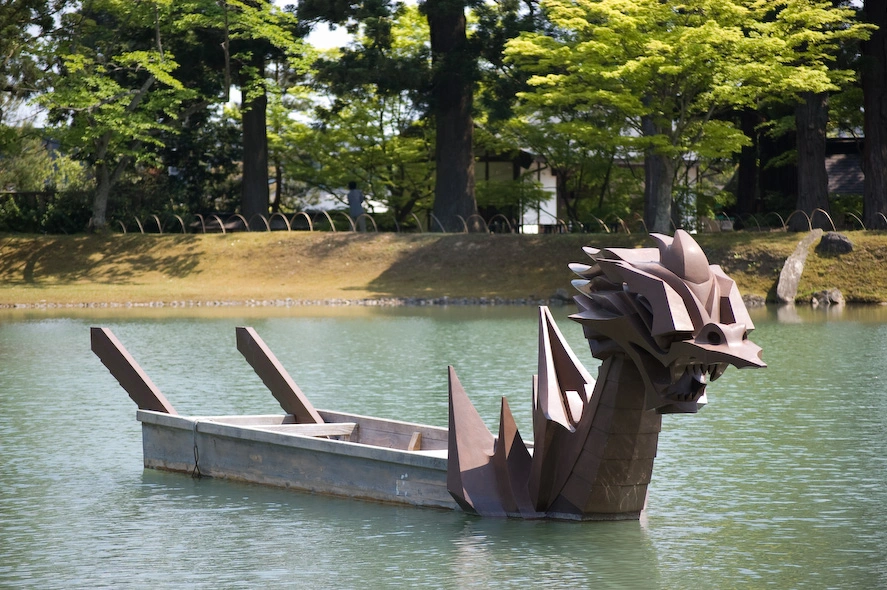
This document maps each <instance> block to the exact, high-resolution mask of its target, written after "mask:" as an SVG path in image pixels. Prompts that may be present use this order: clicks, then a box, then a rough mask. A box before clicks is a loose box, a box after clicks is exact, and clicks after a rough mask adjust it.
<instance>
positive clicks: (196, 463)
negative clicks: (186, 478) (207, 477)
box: [191, 420, 203, 479]
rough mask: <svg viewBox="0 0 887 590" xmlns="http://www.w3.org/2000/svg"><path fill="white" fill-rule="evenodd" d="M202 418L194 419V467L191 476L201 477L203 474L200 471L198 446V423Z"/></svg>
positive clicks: (192, 430)
mask: <svg viewBox="0 0 887 590" xmlns="http://www.w3.org/2000/svg"><path fill="white" fill-rule="evenodd" d="M199 422H200V420H195V421H194V428H192V429H191V432H192V434H193V435H194V469H193V470H192V471H191V477H194V478H197V479H200V478H201V477H203V474H202V473H200V449H198V448H197V424H198V423H199Z"/></svg>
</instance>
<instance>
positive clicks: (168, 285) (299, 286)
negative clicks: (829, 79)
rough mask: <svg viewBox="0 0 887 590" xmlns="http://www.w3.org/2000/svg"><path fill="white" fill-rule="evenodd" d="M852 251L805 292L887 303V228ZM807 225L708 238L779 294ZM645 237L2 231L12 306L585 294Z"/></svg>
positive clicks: (821, 269)
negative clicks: (601, 267) (602, 255)
mask: <svg viewBox="0 0 887 590" xmlns="http://www.w3.org/2000/svg"><path fill="white" fill-rule="evenodd" d="M847 235H848V236H849V237H850V239H851V240H852V241H853V243H854V245H855V249H854V251H853V252H852V253H850V254H846V255H843V256H840V257H834V256H832V257H829V256H819V255H818V254H816V253H815V252H814V251H813V250H812V249H811V253H810V256H809V258H808V261H807V268H806V270H805V272H804V276H803V280H802V281H801V286H800V289H799V297H800V298H802V299H803V298H808V297H809V295H810V294H811V293H813V292H816V291H820V290H823V289H830V288H839V289H841V291H842V292H843V293H844V296H845V297H846V298H847V299H848V300H851V301H861V302H880V301H887V271H885V270H884V269H885V262H887V234H883V233H874V232H849V233H848V234H847ZM802 237H803V235H802V234H787V233H763V232H724V233H720V234H705V235H700V236H697V238H698V241H699V243H700V245H701V246H702V247H703V249H704V250H705V251H706V253H707V255H708V257H709V261H710V262H711V263H714V264H720V265H721V266H722V267H723V268H724V270H725V271H726V272H727V274H729V275H730V276H731V277H733V278H734V279H735V280H736V281H737V283H738V284H739V286H740V290H741V291H742V292H743V293H750V294H757V295H762V296H767V295H768V294H771V295H772V293H773V292H774V290H775V284H776V281H777V280H778V277H779V271H780V270H781V269H782V265H783V263H784V261H785V258H786V257H787V256H788V255H789V254H791V252H792V251H793V250H794V248H795V246H796V245H797V243H798V242H799V241H800V240H801V238H802ZM652 245H653V244H652V242H651V241H649V240H648V239H647V238H646V237H645V236H643V235H639V234H633V235H630V236H626V235H622V234H620V235H615V234H568V235H539V236H533V235H477V234H470V235H466V234H461V235H460V234H448V235H434V234H421V235H420V234H375V233H367V234H354V233H350V232H349V233H343V232H339V233H331V232H312V233H309V232H292V233H285V232H273V233H258V232H257V233H235V234H225V235H221V234H214V235H132V234H130V235H79V236H28V235H14V234H5V235H2V236H0V305H12V304H24V305H33V304H37V303H41V302H44V303H47V304H80V303H99V304H100V303H124V304H125V303H146V302H174V301H181V302H244V301H250V300H252V301H280V300H286V299H292V300H295V301H304V300H312V301H313V300H328V299H347V300H357V299H365V298H385V297H424V298H434V297H443V296H448V297H450V298H460V297H469V298H477V297H489V298H494V297H499V298H503V299H520V298H530V297H532V298H548V297H550V296H552V295H553V294H554V293H555V292H556V291H557V290H558V289H562V290H565V291H566V292H567V293H569V292H570V291H571V287H570V280H571V279H572V278H573V276H572V275H571V273H570V272H569V270H568V269H567V264H568V263H570V262H586V261H588V258H587V257H586V255H585V254H584V253H583V252H582V246H594V247H607V246H615V247H637V246H648V247H649V246H652Z"/></svg>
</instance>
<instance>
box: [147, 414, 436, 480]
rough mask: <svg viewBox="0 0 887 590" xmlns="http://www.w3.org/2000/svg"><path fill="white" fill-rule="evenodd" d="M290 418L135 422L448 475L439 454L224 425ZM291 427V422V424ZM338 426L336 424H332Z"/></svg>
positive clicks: (163, 417) (157, 417)
mask: <svg viewBox="0 0 887 590" xmlns="http://www.w3.org/2000/svg"><path fill="white" fill-rule="evenodd" d="M319 411H320V412H322V413H323V414H327V415H330V416H335V417H337V418H356V420H342V421H343V422H351V421H354V422H358V423H359V420H357V419H359V418H367V419H369V420H375V421H381V422H388V423H396V424H402V425H403V424H407V425H410V426H415V427H417V428H421V429H432V430H435V431H441V432H444V433H445V432H446V429H445V428H440V427H436V426H428V425H423V424H412V423H408V422H401V421H398V420H387V419H383V418H374V417H368V416H357V415H353V414H344V413H340V412H329V411H326V410H319ZM289 416H290V415H288V414H256V415H232V416H181V415H172V414H167V413H164V412H155V411H153V410H138V411H137V413H136V418H137V420H138V421H139V422H142V423H143V424H151V425H154V426H157V427H164V428H171V429H176V430H190V431H193V432H195V433H199V434H205V435H210V436H222V437H226V438H232V439H239V440H248V441H252V442H258V443H264V444H271V445H277V446H283V447H293V448H299V449H304V450H307V451H314V452H318V453H332V454H337V455H346V456H349V457H355V458H359V459H366V460H369V461H380V462H386V463H394V464H398V465H407V466H410V467H420V468H425V469H432V470H439V471H443V472H446V470H447V458H446V457H442V456H440V454H432V453H439V452H440V451H439V450H437V451H435V450H424V451H423V450H417V451H408V450H406V449H395V448H391V447H382V446H376V445H371V444H366V443H361V442H352V441H347V440H336V439H331V438H323V437H317V436H311V435H307V434H300V433H296V432H280V431H270V430H265V429H263V428H262V426H268V425H273V424H274V423H271V422H268V423H265V424H254V425H248V424H231V423H228V422H225V421H224V420H225V419H231V418H237V419H238V420H243V419H248V418H255V419H265V420H268V419H272V418H273V419H279V420H281V422H276V424H281V423H283V422H282V421H283V420H285V419H287V417H289ZM290 423H291V424H292V422H290ZM333 423H335V422H333Z"/></svg>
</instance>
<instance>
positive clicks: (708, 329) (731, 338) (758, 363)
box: [693, 323, 767, 368]
mask: <svg viewBox="0 0 887 590" xmlns="http://www.w3.org/2000/svg"><path fill="white" fill-rule="evenodd" d="M693 344H695V345H696V346H698V347H699V348H701V349H703V350H704V351H706V352H707V353H708V354H707V355H706V356H709V357H710V358H711V359H712V360H714V359H715V358H717V361H716V362H721V363H727V364H731V365H733V366H735V367H738V368H745V367H766V366H767V364H766V363H765V362H764V361H763V360H762V359H761V347H760V346H758V345H757V344H755V343H754V342H752V341H750V340H749V339H748V330H747V329H746V327H745V324H741V323H737V324H718V323H709V324H706V325H704V326H703V327H702V329H700V330H699V333H698V334H697V335H696V337H695V338H694V339H693Z"/></svg>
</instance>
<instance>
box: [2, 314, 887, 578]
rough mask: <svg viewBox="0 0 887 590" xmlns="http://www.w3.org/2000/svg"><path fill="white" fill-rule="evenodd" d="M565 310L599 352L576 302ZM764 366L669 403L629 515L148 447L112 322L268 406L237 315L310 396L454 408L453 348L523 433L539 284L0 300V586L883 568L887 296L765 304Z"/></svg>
mask: <svg viewBox="0 0 887 590" xmlns="http://www.w3.org/2000/svg"><path fill="white" fill-rule="evenodd" d="M554 311H555V318H556V320H557V321H558V324H559V325H560V327H561V330H562V331H563V332H564V333H565V335H566V336H567V339H568V340H569V341H570V344H571V345H572V346H573V347H574V349H575V351H576V352H577V354H578V355H579V357H580V358H581V359H582V360H583V361H585V362H586V366H587V367H588V368H589V370H591V372H592V374H596V371H597V366H598V363H597V361H595V360H594V359H593V358H592V357H591V355H590V354H589V353H588V349H587V345H586V344H585V342H584V340H583V339H582V335H581V329H580V328H579V326H578V325H575V324H574V323H573V322H571V321H569V320H568V319H566V315H567V310H566V309H561V310H554ZM753 318H754V321H755V323H756V325H757V330H756V331H755V332H753V333H752V340H754V341H755V342H756V343H757V344H759V345H761V346H762V347H763V348H764V359H765V360H766V361H767V363H768V364H769V367H768V368H767V369H764V370H758V371H752V370H745V371H739V370H736V369H729V370H728V371H727V373H726V374H725V375H724V376H723V377H722V378H721V379H720V380H718V381H716V382H715V383H713V384H712V385H710V387H709V405H708V406H707V407H706V408H705V409H704V410H703V411H702V412H700V413H699V414H698V415H680V416H665V417H664V419H663V429H662V435H661V437H660V443H659V456H658V458H657V461H656V466H655V469H654V471H653V481H652V483H651V485H650V495H649V501H648V508H647V511H646V513H645V516H644V518H643V519H642V520H641V521H640V522H637V521H631V522H615V523H594V522H592V523H565V522H530V521H516V520H496V519H480V518H477V517H472V516H469V515H466V514H464V513H460V512H449V511H437V510H429V509H419V508H407V507H393V506H387V505H379V504H373V503H367V502H360V501H346V500H338V499H330V498H323V497H317V496H312V495H308V494H301V493H297V492H292V491H285V490H276V489H270V488H264V487H261V486H254V485H245V484H238V483H232V482H225V481H215V480H211V479H192V478H190V477H188V476H186V475H178V474H167V473H162V472H157V471H152V470H144V469H143V468H142V450H141V433H140V425H139V424H138V423H137V422H136V420H135V410H136V407H135V404H134V403H132V402H131V401H130V400H129V398H128V397H127V396H126V393H125V392H124V391H123V390H122V389H121V388H120V387H119V386H118V385H117V383H116V381H115V380H114V378H113V377H112V376H111V375H110V374H109V373H108V371H107V370H106V369H105V368H104V366H102V365H101V363H100V362H99V360H98V359H97V358H96V357H95V356H94V355H93V354H92V353H91V352H90V350H89V327H90V326H93V325H102V326H106V327H109V328H111V329H112V330H113V331H114V333H115V334H116V335H117V337H118V338H119V339H120V340H121V341H122V342H123V343H124V345H126V347H127V348H128V349H129V351H130V352H131V353H132V354H133V356H134V357H135V358H136V360H138V362H139V363H140V364H141V366H142V367H143V368H144V369H145V371H146V372H147V373H148V375H149V376H151V378H152V379H153V381H154V382H155V383H156V384H157V385H158V387H159V388H160V389H161V390H162V391H163V392H164V393H165V395H166V396H167V398H169V400H170V402H171V403H172V404H173V405H174V406H175V407H176V409H177V410H178V411H179V412H180V413H182V414H186V415H187V414H228V413H280V408H279V406H277V404H276V402H275V401H274V399H273V397H272V396H271V395H270V393H269V392H268V391H267V390H266V389H265V388H264V386H263V385H262V383H261V381H260V380H259V379H258V377H256V375H255V374H254V373H253V372H252V369H250V367H249V366H248V365H247V364H246V362H245V361H244V360H243V359H242V357H241V356H240V354H239V353H238V352H237V350H236V348H235V340H234V327H235V326H238V325H251V326H253V327H254V328H256V330H257V331H258V333H259V334H260V335H261V336H262V337H263V339H264V340H265V341H266V343H267V344H268V345H269V347H270V348H271V349H272V350H273V351H274V352H275V354H276V355H277V356H278V358H279V359H280V360H281V362H282V363H283V364H284V366H286V367H287V369H288V370H289V372H290V373H291V374H292V375H293V377H294V379H295V380H296V382H297V383H298V384H299V385H300V386H301V388H302V389H303V391H304V392H305V393H306V394H307V395H308V396H309V398H310V399H311V400H312V401H313V403H314V404H315V405H316V406H317V407H319V408H324V409H331V410H341V411H348V412H355V413H361V414H368V415H378V416H385V417H391V418H399V419H403V420H408V421H415V422H424V423H429V424H436V425H441V426H445V425H446V421H447V402H446V399H447V383H446V367H447V365H449V364H451V365H454V366H455V367H456V370H457V372H458V374H459V377H460V380H461V381H462V383H463V385H464V386H465V389H466V391H467V392H468V394H469V395H470V396H471V398H472V400H473V401H474V403H475V405H476V407H477V408H478V411H479V412H480V413H481V415H482V416H483V417H484V418H485V419H486V421H487V424H488V426H490V427H491V428H492V429H495V428H497V420H498V411H499V401H498V400H499V396H501V395H506V396H507V397H508V399H509V403H510V405H511V408H512V410H513V411H514V412H515V417H516V419H517V421H518V425H519V426H520V428H521V432H522V433H523V434H524V436H525V437H528V438H532V434H531V433H532V427H531V423H530V418H529V417H530V384H531V377H532V375H533V373H535V371H536V342H537V323H536V322H537V312H536V310H535V309H533V308H530V307H488V308H483V307H475V308H460V307H455V308H453V307H451V308H320V307H317V308H272V309H268V308H228V309H214V310H208V309H184V310H182V309H178V310H175V309H169V308H165V309H163V310H117V311H113V312H112V311H101V310H83V311H68V312H64V313H59V312H50V311H40V310H35V311H10V312H2V313H0V410H2V411H0V587H6V588H15V587H23V588H86V587H89V588H98V587H113V588H126V587H133V588H142V587H149V586H150V587H173V586H175V587H190V588H255V587H260V586H263V587H267V588H277V587H281V588H283V587H287V588H289V587H303V588H384V587H417V588H418V587H424V588H472V587H478V588H480V587H483V588H487V587H496V588H538V587H544V586H550V587H557V588H590V587H595V588H669V589H671V588H693V589H698V588H734V587H736V588H739V587H742V588H762V587H772V588H779V589H785V588H884V587H887V512H885V506H887V377H885V373H884V371H885V367H887V309H885V308H865V309H860V308H847V309H844V310H842V311H841V310H837V311H836V310H831V311H814V310H809V309H798V310H791V309H786V308H783V309H778V310H777V309H775V308H768V309H765V310H755V311H754V313H753Z"/></svg>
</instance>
